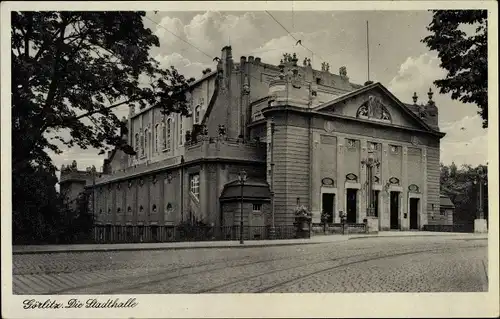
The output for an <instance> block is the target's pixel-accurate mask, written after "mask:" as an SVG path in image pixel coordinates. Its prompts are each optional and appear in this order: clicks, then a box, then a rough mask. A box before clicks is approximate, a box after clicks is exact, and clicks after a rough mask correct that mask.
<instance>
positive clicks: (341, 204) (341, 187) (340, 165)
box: [334, 136, 346, 223]
mask: <svg viewBox="0 0 500 319" xmlns="http://www.w3.org/2000/svg"><path fill="white" fill-rule="evenodd" d="M344 145H345V138H344V137H342V136H337V180H336V181H335V183H336V184H337V191H338V193H337V195H336V197H337V204H338V207H336V209H337V212H336V214H334V216H335V217H334V218H335V219H334V222H335V223H340V216H339V212H340V211H343V212H344V213H345V212H346V207H345V196H346V195H345V175H346V174H345V169H344Z"/></svg>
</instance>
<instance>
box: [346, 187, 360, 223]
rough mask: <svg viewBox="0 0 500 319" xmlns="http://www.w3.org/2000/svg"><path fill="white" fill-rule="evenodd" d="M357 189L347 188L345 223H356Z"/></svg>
mask: <svg viewBox="0 0 500 319" xmlns="http://www.w3.org/2000/svg"><path fill="white" fill-rule="evenodd" d="M357 192H358V190H357V189H352V188H348V189H347V205H346V206H347V212H346V213H347V216H346V221H347V223H352V224H354V223H356V213H357V211H356V210H357V205H356V202H357Z"/></svg>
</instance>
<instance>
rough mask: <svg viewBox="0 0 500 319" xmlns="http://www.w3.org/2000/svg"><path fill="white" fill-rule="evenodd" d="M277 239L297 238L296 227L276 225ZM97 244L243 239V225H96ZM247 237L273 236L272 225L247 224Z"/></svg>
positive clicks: (245, 227) (275, 236) (244, 236)
mask: <svg viewBox="0 0 500 319" xmlns="http://www.w3.org/2000/svg"><path fill="white" fill-rule="evenodd" d="M274 233H275V235H274V239H292V238H296V233H297V231H296V227H295V226H276V227H275V232H274ZM93 237H94V242H95V243H160V242H186V241H224V240H239V239H240V227H239V226H219V227H217V226H213V227H212V226H154V225H152V226H109V225H101V226H95V227H94V230H93ZM243 239H244V240H264V239H271V228H270V226H243Z"/></svg>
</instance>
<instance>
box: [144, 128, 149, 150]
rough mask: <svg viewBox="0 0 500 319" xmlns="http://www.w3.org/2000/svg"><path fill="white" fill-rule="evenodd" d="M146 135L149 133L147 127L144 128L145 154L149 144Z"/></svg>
mask: <svg viewBox="0 0 500 319" xmlns="http://www.w3.org/2000/svg"><path fill="white" fill-rule="evenodd" d="M148 135H149V131H148V129H145V130H144V149H145V153H146V155H148V149H149V147H148V146H149V144H148V141H149V140H148Z"/></svg>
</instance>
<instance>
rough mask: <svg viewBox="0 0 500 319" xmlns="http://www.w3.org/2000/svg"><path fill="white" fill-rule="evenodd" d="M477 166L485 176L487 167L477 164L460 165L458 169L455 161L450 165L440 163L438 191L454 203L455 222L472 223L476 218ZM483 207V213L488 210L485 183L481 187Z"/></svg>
mask: <svg viewBox="0 0 500 319" xmlns="http://www.w3.org/2000/svg"><path fill="white" fill-rule="evenodd" d="M479 167H481V168H482V169H483V174H485V175H486V176H487V174H488V167H487V166H485V165H479V166H477V167H472V166H471V165H462V167H461V168H460V169H458V168H457V166H456V165H455V163H452V164H451V165H450V166H446V165H443V164H441V183H440V191H441V193H442V194H444V195H446V196H448V197H449V198H450V199H451V201H452V202H453V204H454V205H455V215H454V217H453V220H454V221H455V222H457V223H464V222H465V223H472V222H473V221H474V219H475V218H476V212H477V208H478V200H479V197H478V196H479V189H478V187H479V185H478V184H475V183H474V181H476V183H477V182H479V178H478V175H479ZM483 190H484V191H483V199H482V200H483V208H484V211H485V214H486V215H487V211H488V198H487V193H488V191H487V185H486V186H485V187H484V189H483Z"/></svg>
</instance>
